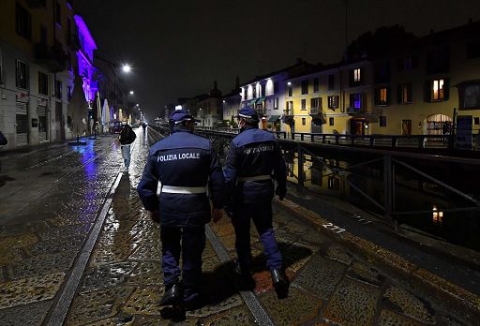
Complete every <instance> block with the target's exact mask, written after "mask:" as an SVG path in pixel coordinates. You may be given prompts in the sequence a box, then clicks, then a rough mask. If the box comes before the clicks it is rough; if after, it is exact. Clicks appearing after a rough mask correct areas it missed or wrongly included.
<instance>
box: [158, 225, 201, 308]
mask: <svg viewBox="0 0 480 326" xmlns="http://www.w3.org/2000/svg"><path fill="white" fill-rule="evenodd" d="M160 240H161V242H162V270H163V278H164V284H165V285H169V284H174V283H177V282H179V281H180V276H182V283H183V287H184V300H185V301H189V300H192V299H193V297H195V296H197V295H199V292H198V286H199V285H200V283H201V277H202V252H203V250H204V248H205V241H206V237H205V225H202V226H196V227H183V228H181V227H172V226H161V228H160ZM180 253H181V254H182V271H181V270H180Z"/></svg>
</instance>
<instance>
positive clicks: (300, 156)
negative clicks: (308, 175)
mask: <svg viewBox="0 0 480 326" xmlns="http://www.w3.org/2000/svg"><path fill="white" fill-rule="evenodd" d="M297 153H298V170H297V175H298V191H299V192H302V191H303V188H304V186H305V183H304V182H305V180H304V179H303V164H304V163H305V162H304V159H303V150H302V146H301V145H300V144H298V145H297Z"/></svg>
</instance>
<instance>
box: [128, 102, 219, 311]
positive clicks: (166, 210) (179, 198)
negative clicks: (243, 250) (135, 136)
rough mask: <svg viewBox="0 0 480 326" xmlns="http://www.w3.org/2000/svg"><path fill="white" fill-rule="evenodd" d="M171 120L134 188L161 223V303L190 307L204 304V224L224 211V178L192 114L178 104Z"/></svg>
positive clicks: (147, 208)
mask: <svg viewBox="0 0 480 326" xmlns="http://www.w3.org/2000/svg"><path fill="white" fill-rule="evenodd" d="M170 121H171V123H172V126H173V129H172V133H171V135H170V136H168V137H166V138H164V139H162V140H160V141H158V142H157V143H155V144H153V145H152V146H151V148H150V153H149V157H148V161H147V163H146V166H145V169H144V171H143V175H142V178H141V180H140V183H139V185H138V187H137V191H138V193H139V196H140V198H141V200H142V203H143V205H144V206H145V209H146V210H148V211H150V212H151V217H152V219H153V220H154V221H156V222H159V223H160V236H161V243H162V270H163V275H164V285H165V295H164V296H163V298H162V300H161V302H160V304H161V305H175V304H183V305H184V307H185V308H186V310H192V309H197V308H199V307H200V306H201V305H202V303H203V302H202V298H201V295H200V293H199V285H200V283H201V274H202V252H203V250H204V248H205V239H206V238H205V224H206V223H209V222H210V220H212V219H213V221H214V222H217V221H218V220H220V219H221V217H222V215H223V212H222V208H223V207H224V204H225V179H224V176H223V173H222V168H221V166H220V163H219V161H218V158H217V154H216V153H215V151H214V149H213V148H212V144H211V142H210V141H209V140H208V139H206V138H204V137H200V136H198V135H195V134H194V133H193V130H194V126H195V120H194V118H193V117H192V116H191V115H190V114H188V112H187V111H185V110H184V109H181V110H176V111H174V112H173V113H172V115H171V120H170ZM210 200H211V202H212V205H213V208H212V207H211V205H210ZM180 255H181V258H182V264H183V265H182V267H183V268H182V270H180V268H179V265H180V264H179V261H180Z"/></svg>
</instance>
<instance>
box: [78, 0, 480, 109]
mask: <svg viewBox="0 0 480 326" xmlns="http://www.w3.org/2000/svg"><path fill="white" fill-rule="evenodd" d="M347 2H348V7H347V13H348V15H347V22H348V31H347V33H346V30H345V25H346V19H345V0H297V1H291V0H288V1H287V0H246V1H231V0H168V1H167V0H140V1H132V0H100V1H99V0H76V1H75V7H76V11H77V13H78V14H80V15H81V16H82V17H83V19H84V20H85V22H86V24H87V26H88V27H89V30H90V33H91V34H92V36H93V38H94V40H95V42H96V44H97V51H96V52H95V53H96V54H97V55H99V56H101V57H104V58H106V59H108V60H110V61H113V62H117V63H122V62H128V63H130V64H131V65H132V67H133V69H134V71H133V73H132V74H131V75H128V76H124V78H125V82H126V84H127V85H128V88H129V89H132V90H134V92H135V95H134V98H132V99H131V100H132V102H137V103H139V104H140V107H141V109H142V111H143V112H144V113H146V114H147V115H148V117H149V118H154V117H155V116H157V115H158V113H159V112H160V108H162V107H164V106H165V105H166V104H168V103H176V102H177V99H178V98H179V97H194V96H196V95H199V94H204V93H207V92H208V91H209V90H210V89H212V88H213V83H214V81H215V80H216V81H217V83H218V88H219V89H220V90H221V91H222V93H223V94H227V93H229V92H230V91H231V90H232V89H233V88H234V86H235V78H236V76H238V77H239V79H240V84H242V83H243V82H247V81H249V80H251V79H253V78H255V76H258V75H263V74H267V73H269V72H273V71H276V70H279V69H282V68H284V67H287V66H290V65H293V64H295V63H296V59H297V58H302V59H304V60H306V61H308V62H310V63H319V62H322V63H324V64H328V63H333V62H337V61H339V60H340V59H341V57H342V54H343V51H344V48H345V44H346V39H347V40H348V42H351V41H352V40H355V39H356V38H357V37H358V36H359V35H360V34H362V33H364V32H367V31H369V30H370V31H374V30H375V29H376V28H378V27H380V26H393V25H395V24H399V25H401V26H403V27H405V30H406V31H407V32H412V33H414V34H415V35H417V36H423V35H425V34H428V33H429V32H430V30H434V31H440V30H444V29H448V28H452V27H457V26H460V25H463V24H466V23H467V22H468V19H469V18H471V19H473V20H474V21H478V20H480V0H347Z"/></svg>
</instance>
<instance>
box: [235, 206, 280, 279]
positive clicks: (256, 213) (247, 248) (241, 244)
mask: <svg viewBox="0 0 480 326" xmlns="http://www.w3.org/2000/svg"><path fill="white" fill-rule="evenodd" d="M238 206H239V207H238ZM250 219H251V220H253V223H254V225H255V228H256V229H257V232H258V235H259V237H260V241H261V243H262V245H263V253H264V254H265V258H266V260H267V267H268V269H269V270H272V269H282V254H281V253H280V250H279V249H278V246H277V241H276V239H275V234H274V232H273V225H272V205H271V203H270V202H267V203H258V204H241V205H237V207H236V208H235V210H234V212H233V217H232V224H233V227H234V229H235V249H236V251H237V257H238V263H239V264H240V268H241V269H242V271H243V270H245V271H247V270H249V269H250V268H251V264H252V253H251V244H250Z"/></svg>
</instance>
